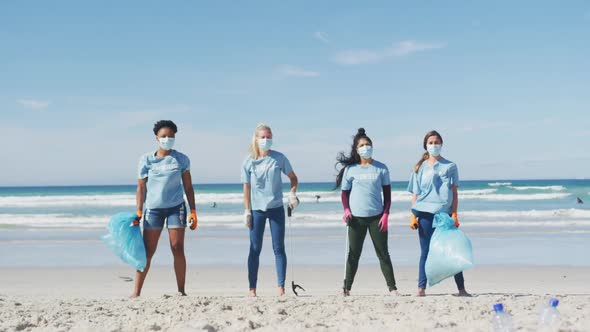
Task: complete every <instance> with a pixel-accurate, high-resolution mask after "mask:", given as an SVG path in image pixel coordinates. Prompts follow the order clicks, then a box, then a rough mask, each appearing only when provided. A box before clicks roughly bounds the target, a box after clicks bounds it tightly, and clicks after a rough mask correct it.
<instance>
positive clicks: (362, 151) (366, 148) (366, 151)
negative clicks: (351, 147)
mask: <svg viewBox="0 0 590 332" xmlns="http://www.w3.org/2000/svg"><path fill="white" fill-rule="evenodd" d="M357 152H358V154H359V156H361V158H363V159H371V157H372V156H373V147H372V146H370V145H363V146H361V147H360V148H358V149H357Z"/></svg>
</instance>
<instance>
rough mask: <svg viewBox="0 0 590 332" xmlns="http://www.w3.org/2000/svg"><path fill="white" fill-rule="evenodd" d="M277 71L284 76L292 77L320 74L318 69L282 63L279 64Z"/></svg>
mask: <svg viewBox="0 0 590 332" xmlns="http://www.w3.org/2000/svg"><path fill="white" fill-rule="evenodd" d="M277 71H278V72H279V73H280V74H281V75H284V76H291V77H317V76H320V73H318V72H317V71H313V70H309V69H304V68H300V67H295V66H290V65H282V66H279V67H278V69H277Z"/></svg>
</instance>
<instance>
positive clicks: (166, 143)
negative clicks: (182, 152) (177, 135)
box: [158, 137, 174, 151]
mask: <svg viewBox="0 0 590 332" xmlns="http://www.w3.org/2000/svg"><path fill="white" fill-rule="evenodd" d="M158 142H160V147H161V148H162V149H164V150H166V151H170V150H172V147H173V146H174V137H162V138H160V139H158Z"/></svg>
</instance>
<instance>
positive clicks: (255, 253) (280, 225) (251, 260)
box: [242, 124, 299, 296]
mask: <svg viewBox="0 0 590 332" xmlns="http://www.w3.org/2000/svg"><path fill="white" fill-rule="evenodd" d="M271 146H272V130H271V129H270V127H269V126H267V125H265V124H259V125H258V126H257V127H256V129H255V130H254V135H253V136H252V143H251V144H250V155H249V156H248V157H247V158H246V160H244V163H243V164H242V183H243V184H244V207H245V213H244V223H245V224H246V227H248V228H249V229H250V253H249V255H248V280H249V283H250V296H256V284H257V281H258V266H259V258H260V252H261V250H262V239H263V237H264V228H265V227H266V219H268V220H269V224H270V233H271V237H272V247H273V250H274V253H275V261H276V269H277V279H278V288H279V289H278V292H279V296H281V295H284V294H285V276H286V273H287V255H286V253H285V209H284V207H283V182H282V180H281V173H282V174H285V175H286V176H288V177H289V180H291V191H290V192H289V207H290V208H291V209H294V208H296V207H297V205H299V199H298V198H297V196H296V195H295V193H296V191H297V176H296V175H295V173H294V172H293V169H292V168H291V163H290V162H289V159H287V157H285V155H284V154H282V153H280V152H278V151H275V150H271V149H270V148H271Z"/></svg>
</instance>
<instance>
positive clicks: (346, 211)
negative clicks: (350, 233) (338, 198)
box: [342, 209, 352, 225]
mask: <svg viewBox="0 0 590 332" xmlns="http://www.w3.org/2000/svg"><path fill="white" fill-rule="evenodd" d="M342 220H344V223H345V224H347V225H348V223H349V222H350V221H351V220H352V212H350V209H344V216H343V217H342Z"/></svg>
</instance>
